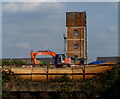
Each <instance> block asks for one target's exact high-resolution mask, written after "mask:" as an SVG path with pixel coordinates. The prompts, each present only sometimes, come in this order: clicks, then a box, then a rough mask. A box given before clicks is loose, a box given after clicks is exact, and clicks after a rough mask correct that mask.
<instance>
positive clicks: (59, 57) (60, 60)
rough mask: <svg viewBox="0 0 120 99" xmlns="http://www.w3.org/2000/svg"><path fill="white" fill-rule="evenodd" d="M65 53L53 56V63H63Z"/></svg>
mask: <svg viewBox="0 0 120 99" xmlns="http://www.w3.org/2000/svg"><path fill="white" fill-rule="evenodd" d="M64 60H65V55H64V54H57V55H56V57H55V64H61V63H64Z"/></svg>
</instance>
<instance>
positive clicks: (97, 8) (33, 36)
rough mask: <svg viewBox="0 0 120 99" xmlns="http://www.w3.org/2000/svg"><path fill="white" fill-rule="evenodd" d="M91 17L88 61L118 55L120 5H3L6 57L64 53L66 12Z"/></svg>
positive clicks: (77, 3) (3, 49)
mask: <svg viewBox="0 0 120 99" xmlns="http://www.w3.org/2000/svg"><path fill="white" fill-rule="evenodd" d="M82 11H86V14H87V41H88V42H87V44H88V59H91V60H95V59H96V58H97V57H101V56H102V57H109V56H117V55H118V3H117V2H111V3H110V2H31V3H30V2H11V3H10V2H5V3H2V57H3V58H26V57H30V54H29V52H30V50H34V51H36V50H38V49H41V50H52V51H54V52H56V53H64V39H63V34H64V33H65V32H66V12H82Z"/></svg>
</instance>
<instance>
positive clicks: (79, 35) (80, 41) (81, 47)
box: [64, 12, 87, 63]
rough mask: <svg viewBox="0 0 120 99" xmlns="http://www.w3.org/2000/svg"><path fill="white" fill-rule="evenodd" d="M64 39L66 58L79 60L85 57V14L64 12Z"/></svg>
mask: <svg viewBox="0 0 120 99" xmlns="http://www.w3.org/2000/svg"><path fill="white" fill-rule="evenodd" d="M64 39H65V44H66V45H65V50H66V56H68V57H71V58H76V57H77V58H79V59H80V58H86V57H87V27H86V12H66V35H65V37H64ZM74 62H75V61H74ZM76 62H77V63H78V61H76Z"/></svg>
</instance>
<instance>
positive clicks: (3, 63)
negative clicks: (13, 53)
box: [0, 59, 25, 67]
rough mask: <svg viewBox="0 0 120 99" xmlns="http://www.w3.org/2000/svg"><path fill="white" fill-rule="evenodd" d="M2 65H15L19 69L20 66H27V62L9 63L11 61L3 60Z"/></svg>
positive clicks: (14, 61)
mask: <svg viewBox="0 0 120 99" xmlns="http://www.w3.org/2000/svg"><path fill="white" fill-rule="evenodd" d="M0 64H2V66H4V65H15V66H17V67H19V66H21V65H23V64H25V62H24V61H21V60H11V61H9V60H4V59H3V60H2V61H1V62H0Z"/></svg>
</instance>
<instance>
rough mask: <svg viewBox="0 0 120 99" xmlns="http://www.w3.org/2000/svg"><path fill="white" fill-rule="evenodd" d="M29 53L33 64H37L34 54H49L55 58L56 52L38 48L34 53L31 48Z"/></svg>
mask: <svg viewBox="0 0 120 99" xmlns="http://www.w3.org/2000/svg"><path fill="white" fill-rule="evenodd" d="M30 55H31V59H32V62H33V64H34V66H37V65H36V64H37V59H36V56H38V55H50V56H52V57H53V58H54V59H55V58H56V55H57V54H56V53H55V52H52V51H42V50H38V52H37V53H34V51H33V50H31V52H30Z"/></svg>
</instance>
